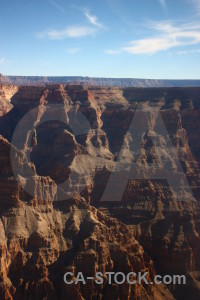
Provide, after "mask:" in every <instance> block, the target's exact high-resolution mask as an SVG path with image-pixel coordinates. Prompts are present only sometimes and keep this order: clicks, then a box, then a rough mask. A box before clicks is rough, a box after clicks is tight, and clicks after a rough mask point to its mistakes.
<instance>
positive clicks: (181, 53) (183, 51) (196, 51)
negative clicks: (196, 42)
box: [176, 49, 200, 55]
mask: <svg viewBox="0 0 200 300" xmlns="http://www.w3.org/2000/svg"><path fill="white" fill-rule="evenodd" d="M176 53H177V54H179V55H183V54H191V53H200V49H192V50H182V51H177V52H176Z"/></svg>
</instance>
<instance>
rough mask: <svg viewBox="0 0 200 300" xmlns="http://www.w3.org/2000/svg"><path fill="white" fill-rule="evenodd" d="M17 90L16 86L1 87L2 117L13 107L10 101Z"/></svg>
mask: <svg viewBox="0 0 200 300" xmlns="http://www.w3.org/2000/svg"><path fill="white" fill-rule="evenodd" d="M17 90H18V87H17V86H14V85H13V86H12V85H0V116H3V115H5V114H6V113H8V112H9V111H10V110H11V108H12V107H13V106H12V105H11V103H10V99H11V97H12V96H13V95H14V94H15V93H16V92H17Z"/></svg>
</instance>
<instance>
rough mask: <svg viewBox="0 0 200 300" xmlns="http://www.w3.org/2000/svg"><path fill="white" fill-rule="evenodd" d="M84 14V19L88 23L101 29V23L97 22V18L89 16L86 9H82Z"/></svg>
mask: <svg viewBox="0 0 200 300" xmlns="http://www.w3.org/2000/svg"><path fill="white" fill-rule="evenodd" d="M84 14H85V16H86V18H87V19H88V21H89V22H90V23H91V24H92V25H94V26H96V27H99V28H101V27H103V25H102V24H101V23H99V22H98V18H97V16H95V15H91V13H90V12H89V10H88V9H84Z"/></svg>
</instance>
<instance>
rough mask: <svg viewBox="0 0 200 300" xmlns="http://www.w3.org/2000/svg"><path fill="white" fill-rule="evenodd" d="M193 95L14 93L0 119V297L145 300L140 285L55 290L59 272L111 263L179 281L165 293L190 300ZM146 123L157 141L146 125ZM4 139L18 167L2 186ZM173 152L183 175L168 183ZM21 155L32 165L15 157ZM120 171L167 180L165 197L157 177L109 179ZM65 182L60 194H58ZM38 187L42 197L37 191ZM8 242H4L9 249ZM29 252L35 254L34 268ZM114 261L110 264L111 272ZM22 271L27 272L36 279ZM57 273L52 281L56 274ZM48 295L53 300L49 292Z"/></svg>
mask: <svg viewBox="0 0 200 300" xmlns="http://www.w3.org/2000/svg"><path fill="white" fill-rule="evenodd" d="M199 92H200V90H199V88H173V89H168V88H159V89H137V88H106V87H104V88H101V87H86V86H80V85H77V86H75V85H74V86H69V85H47V86H40V87H36V86H35V87H20V88H19V90H18V92H17V93H15V95H14V96H13V97H12V100H11V104H12V105H13V109H12V110H10V111H9V112H8V113H7V114H6V115H4V116H3V117H1V118H0V134H2V135H3V136H4V138H1V141H2V147H1V149H2V151H1V153H0V154H1V160H0V161H1V163H2V164H3V166H4V165H5V169H4V167H2V172H3V174H2V176H1V178H2V179H1V191H3V197H2V198H1V200H2V203H3V208H4V210H3V211H2V220H4V222H3V221H2V222H3V225H2V228H3V229H2V230H3V231H2V232H5V233H4V235H2V236H4V237H5V238H3V240H2V245H6V246H4V248H3V247H2V263H3V264H4V265H2V268H3V270H4V274H3V275H2V278H4V279H3V280H4V281H3V282H4V283H3V287H4V290H3V292H2V293H4V294H3V295H4V297H8V298H9V295H11V296H12V297H16V299H20V297H22V295H23V297H27V299H28V297H30V293H31V291H32V292H33V294H34V295H40V294H37V293H40V291H41V290H42V291H44V293H47V294H45V295H43V296H41V295H40V296H39V297H41V299H42V297H45V296H46V297H47V298H48V299H51V297H54V298H55V299H60V298H59V297H61V299H62V297H64V295H68V296H69V297H75V298H77V299H82V298H81V297H85V298H86V299H99V298H98V297H100V296H97V295H100V294H102V295H103V296H102V297H103V298H102V299H116V298H117V297H118V298H119V299H137V298H136V297H138V298H139V299H145V298H148V297H149V298H152V299H154V298H155V297H156V296H154V294H153V290H152V289H151V288H149V287H146V286H144V287H143V286H140V287H137V288H136V287H135V288H134V289H133V288H130V287H128V286H127V287H124V286H123V287H122V289H120V288H119V287H117V286H111V287H110V288H108V287H101V288H100V289H97V288H96V287H94V285H93V283H91V284H88V285H87V288H86V287H85V288H84V287H82V286H80V288H79V287H78V288H77V287H76V288H75V289H72V288H69V287H66V286H65V285H64V286H63V278H62V275H63V270H64V269H63V268H64V266H65V269H70V270H73V272H76V271H77V270H83V272H84V271H85V272H87V271H88V272H89V273H92V272H93V273H94V272H95V270H104V271H105V270H110V266H111V265H112V270H114V269H116V268H117V270H120V271H121V272H123V270H128V271H129V270H134V268H137V267H136V266H139V267H138V268H137V270H144V268H145V267H146V268H148V269H149V272H150V274H153V273H154V272H155V271H154V270H156V272H157V273H158V274H185V275H186V276H187V282H188V284H187V286H185V287H184V286H181V287H178V286H171V287H170V290H171V293H172V294H173V296H174V297H175V298H176V299H188V295H190V298H191V297H192V296H191V295H193V298H191V299H198V297H199V295H200V290H199V288H198V286H199V279H198V274H199V271H200V260H199V254H200V237H199V234H200V232H199V220H200V211H199V202H200V172H199V159H200V156H199V148H200V142H199V136H200V129H199V114H200V93H199ZM138 108H139V111H140V113H141V117H140V115H139V117H138V119H137V122H136V124H135V126H136V128H137V130H136V132H135V133H134V130H133V131H132V132H131V131H130V128H131V127H130V126H131V124H132V122H133V120H134V118H136V116H137V113H138ZM158 113H159V115H160V116H161V120H163V122H164V123H163V124H164V129H165V130H166V131H165V130H164V131H163V130H162V123H160V122H158V119H157V117H158ZM145 118H146V120H147V121H146V122H145V121H144V120H145ZM143 125H145V126H146V127H145V128H146V129H145V132H143V131H141V128H142V126H143ZM133 129H134V128H133ZM140 131H141V132H140ZM13 137H14V139H13ZM5 138H6V139H8V141H10V142H11V141H12V142H13V143H14V145H15V146H16V147H18V148H19V149H18V150H17V149H16V151H19V150H20V152H19V153H20V154H18V155H21V156H22V158H21V159H20V160H19V161H21V162H23V166H24V168H20V167H18V170H19V174H18V177H19V178H17V179H18V180H17V181H16V180H15V179H14V178H12V176H11V175H12V174H11V173H10V172H12V171H11V170H10V167H8V169H9V170H10V171H6V166H9V156H8V155H7V154H6V153H8V152H9V150H8V149H7V148H6V147H8V148H9V147H10V145H9V142H8V141H6V140H5ZM19 140H20V142H19ZM168 140H169V141H170V143H168V142H167V141H168ZM137 144H138V145H139V147H138V148H139V150H138V152H137V149H136V148H137V147H136V146H137ZM5 145H6V146H5ZM13 147H14V146H13ZM174 148H175V149H176V151H175V152H174V153H177V156H178V161H179V162H180V166H179V167H180V168H181V170H182V171H183V172H184V174H185V176H186V177H184V178H185V179H184V178H182V179H181V180H180V181H178V182H177V181H176V178H177V177H178V176H179V175H180V168H179V167H178V166H177V159H176V155H175V154H174V155H172V152H171V150H172V149H174ZM27 153H29V155H30V158H31V161H32V163H30V162H28V161H27V158H25V154H26V155H27ZM23 160H24V161H23ZM16 161H18V160H17V158H16ZM132 162H135V163H137V166H141V167H143V168H144V167H145V168H147V167H148V166H149V164H151V169H150V171H151V170H152V171H151V172H150V173H149V174H151V175H152V173H153V170H154V169H155V168H159V169H162V170H166V171H168V170H173V173H172V174H173V178H174V182H173V180H172V182H171V183H172V188H171V187H170V184H169V182H168V181H167V180H166V178H164V179H163V178H154V179H152V178H148V174H146V177H144V178H143V177H141V176H138V178H131V176H129V175H128V176H127V172H128V171H127V172H126V171H125V170H122V172H120V171H119V170H118V169H115V167H116V163H118V164H122V165H125V166H126V167H127V166H130V165H131V164H132ZM26 165H27V168H25V166H26ZM29 168H32V170H33V172H35V173H34V174H38V175H39V176H37V182H36V183H35V185H34V187H35V186H36V188H34V189H33V188H32V189H30V185H28V184H27V179H26V176H25V175H24V174H29V171H27V170H29ZM24 169H26V173H24V172H23V170H24ZM3 170H5V171H3ZM145 170H146V169H145ZM33 172H32V173H31V175H30V176H32V177H31V178H32V180H33V178H35V176H33V175H34V174H33ZM113 173H114V175H116V176H115V180H114V181H111V193H110V194H108V195H109V197H110V198H109V199H107V200H109V201H102V199H104V198H103V195H104V192H105V190H106V188H107V187H108V186H109V184H110V179H111V178H112V175H113ZM15 175H16V174H15ZM158 177H159V176H158ZM11 178H12V179H11ZM24 178H25V179H26V180H24ZM168 179H169V178H168ZM28 180H31V179H30V178H29V179H28ZM185 180H186V181H185ZM65 181H66V187H65V186H64V185H63V183H64V182H65ZM124 181H125V190H124V192H123V194H122V198H121V199H120V201H117V199H115V195H117V193H115V192H114V191H115V190H117V189H119V188H120V186H121V183H124ZM126 181H127V183H126ZM24 182H25V183H24ZM44 182H45V186H46V187H47V190H46V191H45V193H44V192H42V189H43V187H44V184H42V183H44ZM187 182H188V183H189V185H188V184H186V183H187ZM177 183H178V192H177V186H176V185H177ZM190 188H191V191H190ZM58 189H59V193H58ZM24 190H25V191H24ZM60 190H61V193H62V197H61V196H60ZM9 191H10V192H11V194H9ZM7 194H8V195H7ZM9 195H10V196H9ZM5 199H12V200H13V201H14V202H12V201H11V200H8V201H7V202H6V200H5ZM104 200H105V199H104ZM6 203H7V205H6ZM91 205H92V206H91ZM4 206H5V207H4ZM94 207H96V208H94ZM10 214H11V215H10ZM27 215H28V217H26V216H27ZM11 216H12V217H11ZM24 216H25V217H24ZM116 218H117V219H118V220H117V219H116ZM22 219H23V222H22ZM38 222H39V223H38ZM121 222H123V223H121ZM12 224H15V228H16V231H17V228H18V229H19V231H20V232H22V237H21V235H20V234H21V233H20V232H16V231H15V230H14V229H13V225H12ZM17 224H20V226H22V227H20V226H19V225H17ZM21 224H22V225H21ZM124 224H126V225H124ZM22 228H23V230H22ZM58 228H59V230H58V231H57V229H58ZM19 233H20V234H19ZM18 234H19V236H18ZM10 239H11V241H12V240H14V241H15V242H14V243H15V244H16V246H15V247H14V246H13V244H12V243H13V242H10ZM135 239H136V240H137V242H136V240H135ZM97 241H98V242H97ZM99 241H100V242H99ZM108 241H109V242H108ZM10 243H11V245H12V247H11V248H10V247H9V245H10ZM50 243H52V245H53V246H50ZM29 245H30V246H29ZM129 245H130V246H129ZM141 245H142V246H141ZM13 247H14V248H15V251H14V250H12V249H13ZM129 247H130V248H129ZM142 247H143V248H142ZM34 249H37V251H36V252H34V251H35V250H34ZM116 249H118V250H116ZM12 251H13V252H14V254H12V253H13V252H12ZM115 251H119V252H115ZM34 253H37V258H36V257H35V256H34V255H35V254H34ZM128 253H129V254H128ZM12 255H13V256H12ZM18 255H19V256H18ZM87 255H88V256H87ZM100 256H101V257H100ZM149 256H150V257H151V259H152V260H153V261H154V263H155V269H154V267H153V264H152V262H151V261H150V259H149V258H148V257H149ZM16 257H17V258H16ZM32 257H33V258H32ZM134 257H135V258H134ZM15 259H16V260H17V262H16V260H15ZM18 259H19V260H18ZM135 259H136V260H138V263H139V265H137V263H136V260H135ZM118 260H119V261H121V263H119V264H118V262H117V261H118ZM19 261H20V263H19ZM32 261H33V262H36V263H35V265H36V266H37V268H38V269H37V272H36V269H34V268H33V263H32ZM22 262H23V263H22ZM86 262H90V263H87V264H86ZM19 264H22V265H23V268H22V270H21V271H20V272H21V273H20V275H19V276H18V275H17V272H19V267H18V269H16V268H17V267H16V265H19ZM88 264H89V266H90V267H88ZM61 266H62V267H63V268H62V271H59V268H60V267H61ZM116 266H117V267H116ZM29 267H30V269H29ZM13 268H14V271H13ZM42 268H44V269H45V270H44V272H43V269H42ZM90 268H91V269H90ZM30 270H32V273H33V274H34V276H35V277H34V276H33V275H32V273H31V276H30V275H28V273H29V272H30ZM13 272H14V273H13ZM61 273H62V274H61ZM93 273H92V274H93ZM12 274H14V275H12ZM39 274H40V275H39ZM41 274H42V275H41ZM60 274H61V275H60ZM39 276H40V277H39ZM59 276H60V277H59ZM33 277H34V282H32V278H33ZM58 277H59V280H60V281H59V280H58ZM20 278H21V279H20ZM24 278H26V279H24ZM6 282H7V285H6ZM8 282H9V283H8ZM61 286H62V288H59V287H61ZM5 287H6V288H5ZM39 287H43V288H39ZM58 290H62V291H64V292H63V293H64V294H62V295H61V294H59V293H58ZM163 291H164V289H163V290H162V292H161V293H159V292H158V289H157V291H156V293H157V296H158V294H159V296H158V297H160V298H161V299H162V297H163V299H169V297H172V295H171V294H170V292H167V294H166V293H165V294H163V295H164V296H161V295H162V293H163ZM165 291H167V290H165ZM6 293H7V294H6ZM18 293H19V294H18ZM48 293H51V294H48ZM71 293H72V294H71ZM88 293H89V294H90V295H92V296H91V298H89V294H88ZM5 295H8V296H5ZM17 297H19V298H17ZM35 297H36V296H35ZM56 297H57V298H56ZM92 297H93V298H92ZM95 297H96V298H95ZM106 297H107V298H106ZM54 298H53V299H54ZM25 299H26V298H25Z"/></svg>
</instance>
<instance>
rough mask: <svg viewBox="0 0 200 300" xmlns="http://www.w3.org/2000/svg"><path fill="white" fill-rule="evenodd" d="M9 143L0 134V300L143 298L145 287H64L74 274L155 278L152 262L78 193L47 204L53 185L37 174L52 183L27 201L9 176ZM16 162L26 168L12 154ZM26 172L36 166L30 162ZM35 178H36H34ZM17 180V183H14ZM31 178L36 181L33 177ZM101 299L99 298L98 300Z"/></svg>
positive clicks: (127, 234)
mask: <svg viewBox="0 0 200 300" xmlns="http://www.w3.org/2000/svg"><path fill="white" fill-rule="evenodd" d="M10 147H11V146H10V144H9V142H8V141H7V140H6V139H4V138H3V137H2V136H0V166H1V168H0V169H1V171H0V176H1V180H0V190H1V207H0V213H1V222H0V233H1V235H0V280H1V282H0V298H1V299H66V298H68V299H72V298H73V299H115V298H116V297H119V298H120V299H136V298H137V299H150V298H152V296H153V290H152V287H151V285H144V284H143V285H135V286H133V285H132V286H131V285H130V284H123V285H120V286H117V285H116V284H114V283H113V284H111V285H108V280H105V281H104V284H102V285H96V284H95V283H94V281H89V280H88V281H87V286H84V285H81V284H78V285H75V284H73V285H70V286H69V285H66V284H65V283H64V281H63V276H64V274H65V273H66V272H72V273H73V274H74V279H75V278H76V276H77V274H78V272H83V274H84V276H85V278H86V277H88V276H92V277H94V276H95V273H96V272H102V273H103V274H104V276H105V278H106V275H105V273H106V272H112V271H115V272H116V271H121V272H139V271H141V272H142V271H143V272H146V271H148V272H149V281H150V280H151V278H152V277H153V275H154V273H155V269H154V266H153V263H152V261H151V260H150V258H149V257H148V255H147V254H145V253H144V250H143V248H142V247H141V246H140V245H139V243H138V242H137V241H136V240H135V239H134V237H133V235H132V233H131V231H130V230H129V228H128V227H127V226H125V225H124V224H122V223H120V222H119V221H118V220H117V219H113V218H110V217H107V216H106V215H104V214H103V213H101V212H99V211H98V210H97V209H95V208H94V207H91V206H89V205H88V204H87V203H86V202H85V200H84V199H83V198H81V197H80V196H77V197H76V198H73V199H70V200H68V201H65V202H64V203H63V202H60V203H59V202H53V200H54V197H55V194H56V191H55V189H56V185H55V183H54V182H52V180H51V179H50V178H49V177H39V179H38V181H37V182H36V185H37V184H38V185H37V188H38V189H41V186H40V183H41V182H43V181H45V183H46V184H50V185H51V189H49V190H48V192H47V193H46V198H45V201H43V202H40V201H38V200H39V199H38V198H36V196H34V195H33V196H32V197H30V195H28V194H26V193H25V192H24V191H23V189H22V188H21V187H20V185H19V183H18V182H17V181H16V180H15V178H14V177H13V174H12V169H11V165H10V157H9V152H10ZM14 152H15V163H16V164H19V166H20V167H21V168H24V167H25V165H27V161H26V159H25V158H24V157H23V154H22V153H21V152H20V151H18V150H17V149H14ZM26 167H27V168H33V169H34V172H35V168H34V166H33V165H32V166H31V165H28V166H26ZM35 175H36V174H35ZM21 180H22V179H21ZM34 180H35V179H34ZM101 295H102V296H101Z"/></svg>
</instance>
